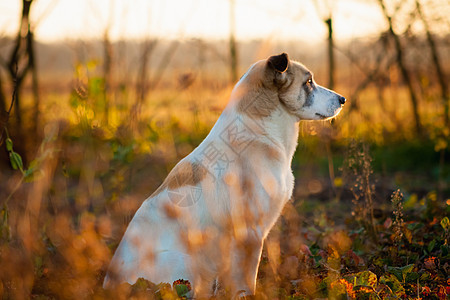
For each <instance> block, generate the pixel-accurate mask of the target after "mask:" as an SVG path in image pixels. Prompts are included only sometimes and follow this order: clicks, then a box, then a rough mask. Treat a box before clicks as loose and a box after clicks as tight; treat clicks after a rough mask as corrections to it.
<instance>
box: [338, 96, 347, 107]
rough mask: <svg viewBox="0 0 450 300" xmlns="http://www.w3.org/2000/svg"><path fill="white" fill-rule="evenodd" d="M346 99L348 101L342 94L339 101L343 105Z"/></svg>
mask: <svg viewBox="0 0 450 300" xmlns="http://www.w3.org/2000/svg"><path fill="white" fill-rule="evenodd" d="M345 101H347V100H346V99H345V98H344V97H342V96H339V103H340V104H341V105H344V104H345Z"/></svg>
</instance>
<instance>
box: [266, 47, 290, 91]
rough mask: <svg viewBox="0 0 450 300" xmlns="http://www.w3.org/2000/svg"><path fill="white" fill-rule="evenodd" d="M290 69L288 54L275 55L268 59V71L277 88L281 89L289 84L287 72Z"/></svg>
mask: <svg viewBox="0 0 450 300" xmlns="http://www.w3.org/2000/svg"><path fill="white" fill-rule="evenodd" d="M288 68H289V57H288V55H287V54H286V53H281V54H280V55H273V56H271V57H269V58H268V59H267V70H268V71H269V73H268V74H270V75H269V78H268V79H269V80H271V81H272V82H273V84H274V86H275V87H277V88H281V87H282V86H283V85H284V84H285V83H286V82H287V75H286V74H287V72H286V70H287V69H288Z"/></svg>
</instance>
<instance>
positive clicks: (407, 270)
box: [400, 264, 414, 275]
mask: <svg viewBox="0 0 450 300" xmlns="http://www.w3.org/2000/svg"><path fill="white" fill-rule="evenodd" d="M413 269H414V264H410V265H407V266H404V267H401V268H400V270H401V271H402V274H403V275H406V274H408V273H411V271H412V270H413Z"/></svg>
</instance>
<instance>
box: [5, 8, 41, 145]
mask: <svg viewBox="0 0 450 300" xmlns="http://www.w3.org/2000/svg"><path fill="white" fill-rule="evenodd" d="M32 3H33V0H22V14H21V18H20V26H19V32H18V34H17V37H16V40H15V43H14V46H13V49H12V51H11V53H10V56H9V58H8V60H7V61H6V62H5V63H4V67H5V68H6V70H7V73H8V75H9V77H10V80H11V82H12V85H13V86H14V94H15V95H14V99H15V101H14V115H15V117H16V124H15V125H16V127H15V129H16V130H15V131H16V137H17V140H18V141H19V142H18V143H16V145H17V147H16V148H17V151H18V152H24V149H25V145H24V143H25V136H24V135H23V123H22V117H23V114H22V109H21V97H20V96H21V94H20V92H21V87H22V84H23V83H24V79H25V78H26V76H27V74H28V72H29V71H31V75H32V90H33V95H34V110H33V115H32V120H33V124H32V126H33V129H34V131H36V130H37V128H38V116H39V93H38V78H37V68H36V59H35V50H34V35H33V32H32V28H31V24H30V10H31V5H32ZM0 102H1V103H3V104H1V106H2V107H1V110H2V111H1V116H2V118H1V123H2V124H4V126H6V124H7V122H8V119H9V117H10V115H9V114H5V113H4V111H5V106H6V100H5V98H4V97H3V98H2V99H0ZM12 103H13V102H12ZM2 132H3V127H2ZM33 136H36V135H33Z"/></svg>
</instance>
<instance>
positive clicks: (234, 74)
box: [230, 0, 238, 83]
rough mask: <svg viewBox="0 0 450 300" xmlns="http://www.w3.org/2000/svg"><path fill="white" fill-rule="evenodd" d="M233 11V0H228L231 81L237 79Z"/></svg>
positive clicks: (234, 11)
mask: <svg viewBox="0 0 450 300" xmlns="http://www.w3.org/2000/svg"><path fill="white" fill-rule="evenodd" d="M235 13H236V7H235V0H230V72H231V82H232V83H233V82H236V81H237V79H238V59H237V46H236V16H235Z"/></svg>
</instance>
